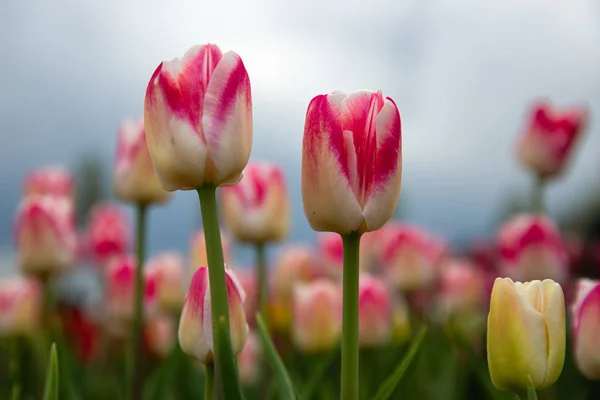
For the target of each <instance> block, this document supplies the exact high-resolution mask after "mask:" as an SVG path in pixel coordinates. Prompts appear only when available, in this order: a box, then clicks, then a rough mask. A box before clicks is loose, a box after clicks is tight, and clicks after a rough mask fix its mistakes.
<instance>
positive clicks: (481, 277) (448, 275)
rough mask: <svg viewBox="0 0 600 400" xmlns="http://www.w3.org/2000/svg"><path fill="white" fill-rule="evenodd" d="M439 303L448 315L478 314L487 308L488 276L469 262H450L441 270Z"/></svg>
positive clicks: (457, 260) (458, 260)
mask: <svg viewBox="0 0 600 400" xmlns="http://www.w3.org/2000/svg"><path fill="white" fill-rule="evenodd" d="M441 272H442V273H441V277H440V291H439V302H440V305H441V307H442V308H443V309H444V311H445V312H446V313H448V314H461V313H471V312H477V311H480V310H482V309H483V307H485V306H486V303H487V301H488V297H489V292H488V291H487V290H488V284H487V276H486V274H485V273H484V271H483V270H481V269H480V268H478V266H477V265H474V264H472V263H471V262H469V261H467V260H460V259H454V260H449V261H447V262H446V263H444V265H443V266H442V268H441Z"/></svg>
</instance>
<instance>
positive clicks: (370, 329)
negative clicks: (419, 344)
mask: <svg viewBox="0 0 600 400" xmlns="http://www.w3.org/2000/svg"><path fill="white" fill-rule="evenodd" d="M358 326H359V331H358V340H359V343H360V345H361V346H363V347H377V346H383V345H385V344H386V343H388V342H389V340H390V339H391V337H392V329H393V321H392V301H391V299H390V294H389V293H388V291H387V289H386V287H385V285H384V284H383V282H382V281H380V280H379V279H377V278H374V277H372V276H368V275H363V276H361V277H360V282H359V287H358Z"/></svg>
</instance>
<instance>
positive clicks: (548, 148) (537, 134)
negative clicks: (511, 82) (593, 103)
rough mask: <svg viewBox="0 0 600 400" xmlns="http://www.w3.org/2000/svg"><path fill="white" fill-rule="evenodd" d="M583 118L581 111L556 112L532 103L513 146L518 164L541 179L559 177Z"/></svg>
mask: <svg viewBox="0 0 600 400" xmlns="http://www.w3.org/2000/svg"><path fill="white" fill-rule="evenodd" d="M587 117H588V111H587V109H585V108H581V107H580V108H574V109H571V110H565V111H556V110H553V109H552V105H551V104H548V103H545V102H540V103H537V104H535V105H534V106H533V108H532V110H531V113H530V116H529V121H528V122H527V127H526V129H525V132H524V133H523V134H522V135H521V137H520V138H519V141H518V144H517V158H518V160H519V162H520V164H521V165H522V166H523V167H525V168H527V169H529V170H530V171H532V172H533V173H534V174H536V175H537V176H539V177H540V178H541V179H551V178H555V177H557V176H559V175H560V174H561V173H562V171H563V169H564V166H565V164H566V162H567V161H568V158H569V156H570V154H571V153H572V151H573V148H574V147H575V144H576V143H577V140H578V138H579V136H581V134H582V132H583V131H584V128H585V125H586V122H587Z"/></svg>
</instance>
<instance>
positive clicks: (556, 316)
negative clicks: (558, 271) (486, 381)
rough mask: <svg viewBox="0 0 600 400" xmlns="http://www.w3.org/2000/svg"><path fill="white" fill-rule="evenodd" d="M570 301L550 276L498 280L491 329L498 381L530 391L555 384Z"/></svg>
mask: <svg viewBox="0 0 600 400" xmlns="http://www.w3.org/2000/svg"><path fill="white" fill-rule="evenodd" d="M565 337H566V334H565V300H564V296H563V291H562V289H561V287H560V285H559V284H558V283H556V282H554V281H552V280H550V279H546V280H544V281H531V282H526V283H521V282H513V281H512V280H511V279H510V278H497V279H496V282H495V283H494V288H493V290H492V296H491V301H490V313H489V315H488V327H487V356H488V365H489V370H490V375H491V378H492V383H493V384H494V386H496V387H497V388H498V389H500V390H505V391H509V392H514V393H524V392H525V391H526V390H527V383H528V380H529V379H531V381H532V383H533V386H534V388H535V389H538V390H539V389H545V388H547V387H550V386H552V384H554V382H555V381H556V380H557V379H558V377H559V376H560V373H561V371H562V368H563V363H564V360H565V340H566V339H565Z"/></svg>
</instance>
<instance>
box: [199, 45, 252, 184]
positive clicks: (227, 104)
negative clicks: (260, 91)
mask: <svg viewBox="0 0 600 400" xmlns="http://www.w3.org/2000/svg"><path fill="white" fill-rule="evenodd" d="M202 130H203V131H204V135H205V138H206V144H207V146H208V148H209V152H210V160H211V161H212V164H213V165H207V171H206V173H207V174H208V175H209V176H210V175H212V174H214V175H215V176H214V179H215V180H216V181H217V182H219V183H221V182H223V183H230V184H233V183H236V182H238V181H239V180H240V179H241V173H242V170H243V169H244V167H245V166H246V164H247V163H248V159H249V157H250V148H251V147H252V98H251V91H250V78H249V77H248V72H247V71H246V68H245V67H244V63H243V62H242V59H241V58H240V56H239V55H237V54H236V53H234V52H232V51H230V52H227V53H225V54H224V55H223V58H222V59H221V60H220V61H219V64H217V66H216V68H215V70H214V71H213V73H212V76H211V79H210V81H209V83H208V86H207V88H206V95H205V97H204V114H203V115H202Z"/></svg>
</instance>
